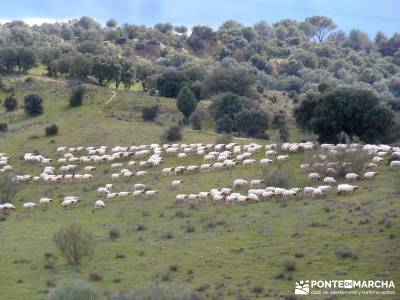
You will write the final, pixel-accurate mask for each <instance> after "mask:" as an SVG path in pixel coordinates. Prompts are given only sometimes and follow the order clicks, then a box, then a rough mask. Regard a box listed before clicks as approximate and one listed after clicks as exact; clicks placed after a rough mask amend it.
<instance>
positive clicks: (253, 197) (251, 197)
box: [247, 194, 259, 202]
mask: <svg viewBox="0 0 400 300" xmlns="http://www.w3.org/2000/svg"><path fill="white" fill-rule="evenodd" d="M247 201H249V202H258V201H259V199H258V196H257V195H256V194H248V195H247Z"/></svg>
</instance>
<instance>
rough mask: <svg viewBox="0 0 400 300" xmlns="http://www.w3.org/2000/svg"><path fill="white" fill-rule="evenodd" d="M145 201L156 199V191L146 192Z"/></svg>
mask: <svg viewBox="0 0 400 300" xmlns="http://www.w3.org/2000/svg"><path fill="white" fill-rule="evenodd" d="M144 194H145V196H146V198H147V199H155V198H156V197H157V194H158V191H157V190H147V191H146V192H145V193H144Z"/></svg>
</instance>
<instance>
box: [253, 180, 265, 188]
mask: <svg viewBox="0 0 400 300" xmlns="http://www.w3.org/2000/svg"><path fill="white" fill-rule="evenodd" d="M263 183H264V180H260V179H253V180H251V181H250V187H251V188H254V187H259V186H260V185H261V184H263Z"/></svg>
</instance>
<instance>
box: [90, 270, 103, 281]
mask: <svg viewBox="0 0 400 300" xmlns="http://www.w3.org/2000/svg"><path fill="white" fill-rule="evenodd" d="M89 280H90V281H102V280H103V276H101V275H100V274H97V273H95V272H91V273H90V274H89Z"/></svg>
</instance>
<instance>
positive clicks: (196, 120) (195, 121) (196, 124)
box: [190, 114, 201, 130]
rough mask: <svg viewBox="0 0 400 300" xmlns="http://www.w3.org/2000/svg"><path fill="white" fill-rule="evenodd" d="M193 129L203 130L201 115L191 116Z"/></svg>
mask: <svg viewBox="0 0 400 300" xmlns="http://www.w3.org/2000/svg"><path fill="white" fill-rule="evenodd" d="M190 121H191V123H192V129H193V130H201V118H200V116H199V115H195V114H194V115H192V117H191V118H190Z"/></svg>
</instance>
